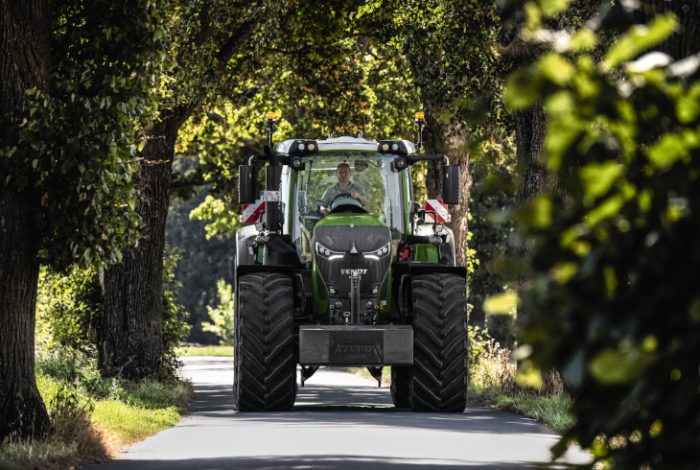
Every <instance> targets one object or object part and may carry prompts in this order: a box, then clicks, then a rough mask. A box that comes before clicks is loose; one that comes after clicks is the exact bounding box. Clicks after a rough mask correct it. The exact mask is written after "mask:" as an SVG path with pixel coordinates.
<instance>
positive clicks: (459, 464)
mask: <svg viewBox="0 0 700 470" xmlns="http://www.w3.org/2000/svg"><path fill="white" fill-rule="evenodd" d="M109 468H110V470H120V469H127V468H129V469H131V468H138V469H144V470H165V469H175V470H177V469H183V468H187V469H194V468H197V469H207V470H215V469H246V470H247V469H256V470H282V469H285V470H287V469H292V470H293V469H299V470H302V469H303V470H324V469H334V470H338V469H341V470H346V469H347V470H354V469H360V470H396V469H400V468H411V469H421V470H423V469H426V470H448V469H458V468H467V469H518V468H545V469H549V468H551V469H569V468H573V466H569V465H566V464H550V465H542V464H535V463H531V462H512V463H508V464H503V463H494V464H485V463H484V462H468V461H464V460H458V461H450V460H440V463H437V464H436V463H433V461H425V460H420V459H418V460H417V459H400V458H394V457H392V458H387V457H381V456H362V457H358V456H356V455H352V456H351V455H323V456H319V455H299V456H280V455H269V456H260V457H234V458H227V457H226V458H212V459H186V460H121V461H113V462H110V466H109Z"/></svg>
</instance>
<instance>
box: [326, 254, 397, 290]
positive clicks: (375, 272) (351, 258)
mask: <svg viewBox="0 0 700 470" xmlns="http://www.w3.org/2000/svg"><path fill="white" fill-rule="evenodd" d="M390 258H391V257H390V256H385V257H384V258H383V259H380V260H368V259H365V258H364V257H363V256H362V255H345V256H344V257H343V258H341V259H334V260H332V261H329V260H327V259H324V258H321V257H320V256H317V257H316V261H317V263H318V270H319V272H320V273H321V276H322V277H323V280H324V282H325V283H326V285H327V286H328V287H329V288H330V287H333V288H334V289H335V290H336V292H337V294H336V295H341V294H342V295H344V294H349V293H350V276H351V274H350V272H351V270H357V269H360V270H366V272H364V274H360V276H361V278H360V292H361V293H363V294H365V293H370V292H371V291H372V287H373V286H376V285H377V284H379V283H381V282H382V280H383V279H384V275H385V274H386V271H387V269H388V268H389V260H390Z"/></svg>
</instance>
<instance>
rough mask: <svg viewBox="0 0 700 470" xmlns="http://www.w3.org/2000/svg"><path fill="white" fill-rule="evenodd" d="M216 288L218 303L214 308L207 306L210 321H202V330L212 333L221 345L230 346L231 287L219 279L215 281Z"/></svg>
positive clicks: (231, 321)
mask: <svg viewBox="0 0 700 470" xmlns="http://www.w3.org/2000/svg"><path fill="white" fill-rule="evenodd" d="M216 290H217V293H218V298H219V304H218V305H217V306H216V307H214V308H212V307H210V306H207V312H208V313H209V318H211V322H205V323H202V330H203V331H208V332H210V333H214V334H215V335H216V337H217V338H219V344H221V345H222V346H223V345H225V346H231V345H232V344H233V311H234V308H235V303H234V299H233V295H234V294H233V288H232V287H231V285H229V284H227V283H226V281H224V280H223V279H220V280H219V281H217V283H216Z"/></svg>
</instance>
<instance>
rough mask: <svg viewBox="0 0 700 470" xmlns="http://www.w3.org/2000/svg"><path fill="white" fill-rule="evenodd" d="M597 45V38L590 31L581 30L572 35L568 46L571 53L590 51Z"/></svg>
mask: <svg viewBox="0 0 700 470" xmlns="http://www.w3.org/2000/svg"><path fill="white" fill-rule="evenodd" d="M596 44H598V37H597V36H596V34H595V33H594V32H593V31H591V30H590V29H582V30H580V31H578V32H577V33H576V34H574V35H573V37H572V38H571V44H570V45H569V47H570V49H571V51H572V52H584V51H590V50H592V49H593V48H595V46H596Z"/></svg>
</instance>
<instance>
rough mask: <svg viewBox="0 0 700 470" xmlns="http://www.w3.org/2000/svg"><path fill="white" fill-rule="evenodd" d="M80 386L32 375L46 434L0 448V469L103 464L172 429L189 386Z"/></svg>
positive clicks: (189, 392) (173, 383) (116, 383)
mask: <svg viewBox="0 0 700 470" xmlns="http://www.w3.org/2000/svg"><path fill="white" fill-rule="evenodd" d="M90 385H91V388H90V390H91V392H88V388H86V387H85V384H76V383H74V382H68V381H66V380H62V379H60V378H57V377H53V376H50V375H47V374H42V373H40V374H37V386H38V388H39V392H40V393H41V395H42V398H43V400H44V403H46V405H47V409H48V411H49V414H50V417H51V422H52V432H51V434H50V435H49V436H48V437H47V439H46V440H44V441H18V442H9V443H7V444H5V445H3V446H2V447H0V469H19V468H45V469H54V468H56V469H59V468H60V469H65V468H69V467H73V466H77V465H82V464H86V463H89V462H94V461H100V460H105V459H107V458H108V457H109V456H110V455H114V454H116V453H117V452H118V451H119V450H120V448H121V447H122V446H123V445H126V444H130V443H132V442H136V441H139V440H142V439H144V438H146V437H148V436H150V435H152V434H155V433H157V432H159V431H161V430H163V429H166V428H169V427H171V426H174V425H175V424H177V422H178V421H179V420H180V417H181V416H182V414H183V413H184V412H185V409H186V405H187V402H188V401H189V398H190V397H191V395H192V387H191V385H190V384H189V383H186V382H180V381H174V380H173V381H167V382H159V381H155V380H145V381H142V382H139V383H137V384H133V383H129V382H125V381H119V380H105V379H101V383H99V384H97V386H95V384H94V383H91V384H90Z"/></svg>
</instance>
